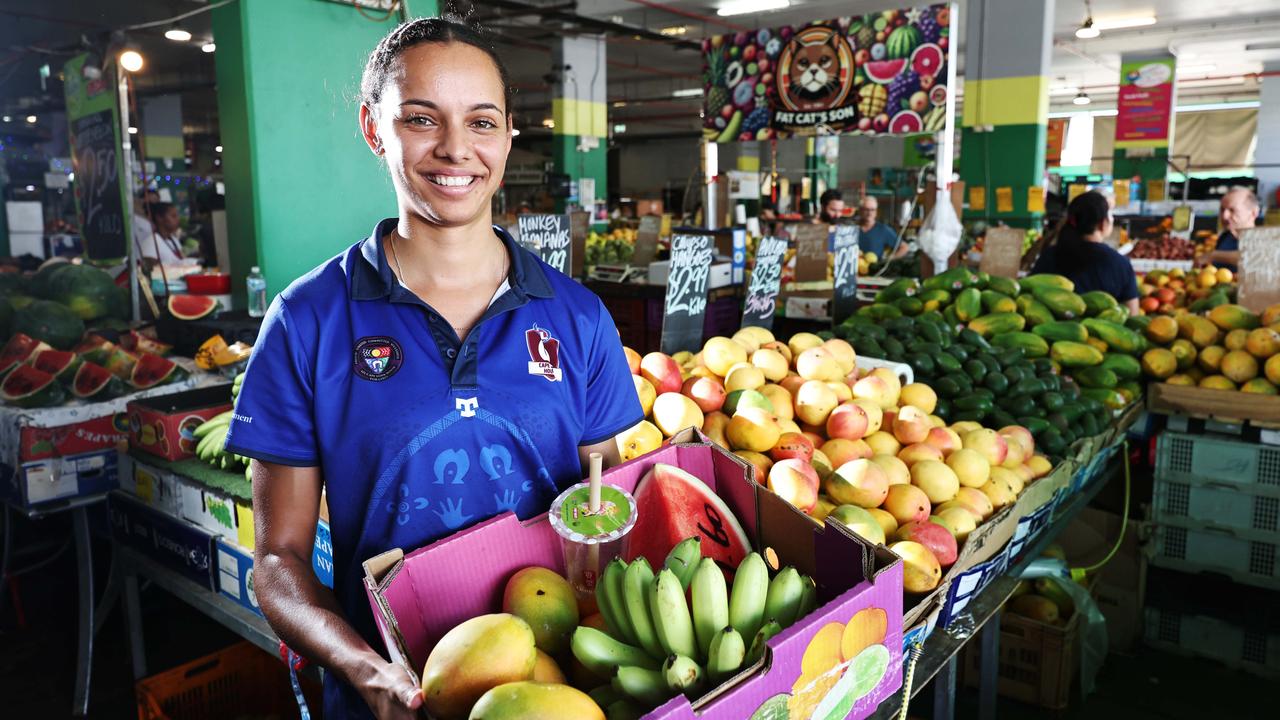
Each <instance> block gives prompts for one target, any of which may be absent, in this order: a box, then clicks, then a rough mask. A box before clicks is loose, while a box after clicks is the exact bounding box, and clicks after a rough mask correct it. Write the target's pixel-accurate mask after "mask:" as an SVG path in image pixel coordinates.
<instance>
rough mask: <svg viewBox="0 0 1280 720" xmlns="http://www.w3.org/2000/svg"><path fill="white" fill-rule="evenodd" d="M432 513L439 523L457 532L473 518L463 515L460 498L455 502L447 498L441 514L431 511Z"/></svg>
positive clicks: (437, 511)
mask: <svg viewBox="0 0 1280 720" xmlns="http://www.w3.org/2000/svg"><path fill="white" fill-rule="evenodd" d="M432 512H434V513H435V514H436V515H438V516H439V517H440V520H441V522H443V523H444V524H445V525H448V526H449V529H451V530H457V529H458V528H460V527H462V526H463V525H465V524H466V522H467V521H468V520H470V519H471V518H473V517H475V516H474V515H465V514H463V512H462V498H458V499H457V500H456V501H455V500H454V499H453V498H449V499H448V500H445V501H444V511H443V512H441V511H439V510H433V511H432Z"/></svg>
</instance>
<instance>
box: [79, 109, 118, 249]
mask: <svg viewBox="0 0 1280 720" xmlns="http://www.w3.org/2000/svg"><path fill="white" fill-rule="evenodd" d="M72 145H73V146H74V147H75V154H74V156H73V167H74V169H75V173H76V201H77V203H78V204H79V208H80V216H81V218H82V221H81V232H82V233H83V235H84V246H85V249H86V252H87V254H88V256H89V257H90V258H94V259H107V258H119V257H124V256H125V255H127V254H128V253H129V250H128V245H127V244H126V243H125V234H126V233H125V216H124V205H123V203H122V202H121V200H120V172H119V167H120V164H119V160H118V157H117V152H116V133H115V125H114V124H113V119H112V111H111V110H103V111H102V112H98V113H94V114H92V115H86V116H85V117H82V118H79V119H77V120H75V121H73V123H72Z"/></svg>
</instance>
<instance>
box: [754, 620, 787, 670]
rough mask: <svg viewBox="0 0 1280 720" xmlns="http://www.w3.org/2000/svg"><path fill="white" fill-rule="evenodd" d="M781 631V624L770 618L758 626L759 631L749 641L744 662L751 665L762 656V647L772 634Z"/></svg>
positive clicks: (771, 637)
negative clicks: (749, 645)
mask: <svg viewBox="0 0 1280 720" xmlns="http://www.w3.org/2000/svg"><path fill="white" fill-rule="evenodd" d="M780 632H782V625H780V624H779V623H778V621H777V620H770V621H769V622H767V623H765V624H764V627H762V628H760V632H758V633H756V637H755V639H754V640H752V641H751V649H750V650H748V651H747V659H746V661H745V662H746V664H747V665H751V664H753V663H755V662H756V661H757V660H759V659H760V658H761V657H764V649H765V646H766V645H767V644H768V642H769V641H770V640H772V639H773V636H774V635H777V634H778V633H780Z"/></svg>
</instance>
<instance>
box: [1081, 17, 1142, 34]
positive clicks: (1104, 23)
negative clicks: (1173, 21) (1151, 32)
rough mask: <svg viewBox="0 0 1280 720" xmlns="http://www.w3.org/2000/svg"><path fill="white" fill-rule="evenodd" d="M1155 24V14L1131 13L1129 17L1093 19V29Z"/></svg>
mask: <svg viewBox="0 0 1280 720" xmlns="http://www.w3.org/2000/svg"><path fill="white" fill-rule="evenodd" d="M1155 24H1156V16H1155V15H1133V16H1130V17H1118V18H1111V19H1109V20H1108V19H1106V18H1103V19H1101V20H1094V21H1093V29H1095V30H1099V31H1101V30H1123V29H1124V28H1135V27H1146V26H1148V25H1155Z"/></svg>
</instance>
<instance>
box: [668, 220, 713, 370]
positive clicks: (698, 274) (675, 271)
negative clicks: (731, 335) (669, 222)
mask: <svg viewBox="0 0 1280 720" xmlns="http://www.w3.org/2000/svg"><path fill="white" fill-rule="evenodd" d="M715 254H716V250H715V239H714V238H712V237H711V236H710V235H675V236H673V237H672V238H671V265H670V267H669V269H668V272H667V297H666V303H665V305H664V307H663V315H662V342H661V345H662V352H664V353H667V354H668V355H670V354H672V353H676V352H679V351H681V350H690V351H695V350H697V349H698V348H699V347H701V346H702V324H703V321H704V319H705V318H706V315H707V279H708V278H709V277H710V275H711V262H712V261H713V260H715Z"/></svg>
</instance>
